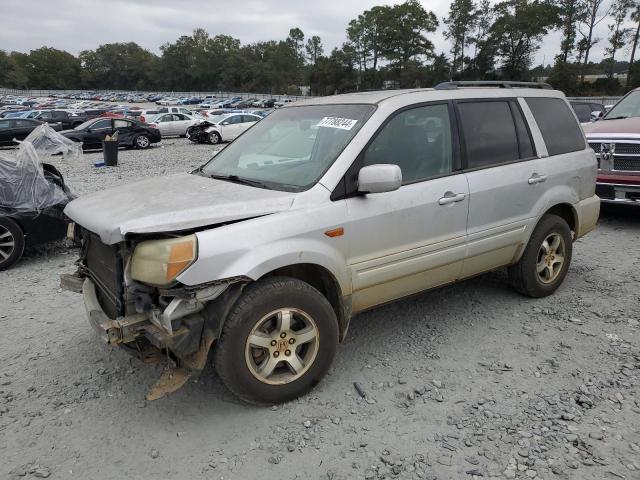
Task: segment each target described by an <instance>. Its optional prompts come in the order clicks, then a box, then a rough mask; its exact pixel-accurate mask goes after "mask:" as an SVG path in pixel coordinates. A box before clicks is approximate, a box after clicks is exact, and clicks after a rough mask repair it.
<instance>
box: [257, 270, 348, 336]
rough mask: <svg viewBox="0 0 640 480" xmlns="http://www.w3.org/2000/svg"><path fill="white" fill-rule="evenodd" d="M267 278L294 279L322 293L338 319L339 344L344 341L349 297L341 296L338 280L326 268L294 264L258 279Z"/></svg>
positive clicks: (272, 271)
mask: <svg viewBox="0 0 640 480" xmlns="http://www.w3.org/2000/svg"><path fill="white" fill-rule="evenodd" d="M269 277H290V278H295V279H297V280H301V281H303V282H305V283H308V284H309V285H311V286H312V287H314V288H315V289H316V290H318V291H319V292H320V293H322V295H323V296H324V297H325V298H326V299H327V300H328V301H329V303H330V304H331V307H332V308H333V311H334V312H335V314H336V318H337V319H338V329H339V332H340V338H339V340H340V341H341V342H342V341H343V340H344V338H345V336H346V333H347V330H348V328H349V320H350V318H351V301H350V300H351V296H350V295H349V296H347V297H344V296H343V294H342V289H341V288H340V284H339V282H338V280H337V279H336V277H335V276H334V275H333V274H332V273H331V272H330V271H329V270H328V269H327V268H325V267H323V266H322V265H318V264H315V263H296V264H291V265H286V266H282V267H278V268H276V269H274V270H271V271H269V272H267V273H265V274H264V275H263V276H262V277H260V279H263V278H269ZM260 279H258V281H259V280H260Z"/></svg>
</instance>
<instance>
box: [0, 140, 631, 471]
mask: <svg viewBox="0 0 640 480" xmlns="http://www.w3.org/2000/svg"><path fill="white" fill-rule="evenodd" d="M212 151H213V147H212V146H210V145H196V144H192V143H190V142H188V141H187V140H184V139H165V140H163V142H162V144H161V145H160V146H154V147H153V148H150V149H149V150H146V151H120V166H119V167H117V168H111V169H106V168H101V169H96V168H94V167H93V166H92V165H93V163H94V162H95V161H96V160H98V159H100V158H101V156H102V153H86V154H85V155H84V160H83V161H79V162H76V164H71V163H70V161H68V160H63V159H56V160H55V163H56V166H58V167H59V168H60V170H61V171H62V173H63V174H64V175H65V178H66V181H67V183H68V184H69V185H70V187H71V188H72V189H73V191H74V192H75V193H77V194H80V195H81V194H86V193H90V192H92V191H96V190H101V189H104V188H107V187H109V186H114V185H117V184H121V183H125V182H132V181H135V180H137V179H139V178H142V177H145V176H153V175H164V174H170V173H176V172H186V171H190V170H192V169H194V168H195V167H197V166H199V165H200V164H201V163H203V162H204V161H206V160H207V159H208V158H209V157H210V156H211V153H212ZM108 208H109V205H105V209H108ZM639 238H640V214H639V213H638V212H633V211H629V210H620V209H605V211H604V212H603V215H602V218H601V221H600V224H599V227H598V228H597V230H596V231H595V232H593V233H592V234H590V235H588V236H587V237H585V238H583V239H581V240H580V241H578V242H577V244H576V246H575V250H574V258H573V263H572V266H571V269H570V270H569V274H568V276H567V279H566V280H565V282H564V284H563V285H562V286H561V287H560V289H559V290H558V292H557V293H556V294H555V295H552V296H551V297H547V298H544V299H537V300H534V299H527V298H524V297H522V296H520V295H518V294H517V293H515V292H513V291H512V290H511V289H510V288H509V287H508V286H507V283H506V278H505V275H504V274H503V272H496V273H492V274H489V275H485V276H482V277H478V278H475V279H473V280H470V281H467V282H463V283H460V284H457V285H453V286H449V287H445V288H441V289H438V290H435V291H432V292H429V293H425V294H421V295H418V296H415V297H412V298H409V299H406V300H403V301H399V302H396V303H393V304H390V305H387V306H384V307H382V308H379V309H377V310H373V311H371V312H369V313H366V314H362V315H360V316H358V317H356V318H355V319H354V320H353V321H352V323H351V327H350V331H349V334H348V336H347V340H346V342H345V343H344V344H343V345H342V346H341V347H340V348H339V350H338V355H337V357H336V361H335V363H334V366H333V368H332V369H331V371H330V374H329V376H328V377H327V378H326V379H325V380H324V381H323V382H322V383H321V384H320V385H319V387H318V388H317V389H315V390H314V391H312V392H311V394H310V395H308V396H306V397H303V398H301V399H299V400H297V401H294V402H291V403H288V404H285V405H282V406H279V407H273V408H259V407H253V406H247V405H244V404H242V403H240V402H239V401H238V400H236V399H235V397H233V396H231V394H229V393H228V392H227V391H226V390H225V388H224V386H223V385H222V384H221V382H220V381H219V379H218V378H217V377H216V374H215V371H214V370H213V367H212V366H211V365H209V366H208V367H207V369H206V370H205V371H204V373H203V374H202V376H201V377H200V378H199V379H198V380H197V381H194V382H190V383H189V384H187V386H186V387H185V388H183V389H182V390H180V391H178V392H177V393H175V394H173V395H171V396H169V397H167V398H164V399H161V400H159V401H157V402H146V401H145V400H144V397H145V394H146V391H147V389H148V387H149V386H150V385H151V384H153V382H154V381H155V380H156V379H157V377H158V376H159V374H160V372H161V370H162V365H140V364H139V363H138V361H137V360H134V359H133V358H130V357H129V356H128V355H127V354H126V353H125V352H123V351H121V350H118V349H111V348H108V347H107V346H105V345H102V344H100V343H99V342H98V341H97V339H96V337H95V335H94V333H93V330H91V328H90V327H89V325H88V322H87V320H86V317H85V312H84V307H83V304H82V299H81V297H80V296H79V295H76V294H72V293H68V292H62V291H61V290H60V289H59V285H58V283H59V280H58V275H59V274H60V273H62V272H70V271H72V270H73V269H74V266H73V263H74V261H75V259H76V256H77V252H76V251H73V250H71V251H67V250H65V249H64V248H62V246H60V245H58V246H55V247H52V248H49V249H48V250H47V251H46V252H44V253H43V252H39V253H32V254H31V255H30V256H28V257H27V258H25V259H23V261H21V262H20V263H19V264H17V265H16V266H15V267H14V268H13V269H11V270H9V271H4V272H0V299H1V300H0V305H1V308H0V327H2V335H1V336H0V364H1V365H2V367H1V368H0V458H2V459H3V461H2V462H0V469H1V470H0V478H5V477H7V476H8V477H9V478H11V477H13V476H15V477H20V476H22V475H25V474H26V475H27V477H29V476H36V477H37V476H41V477H46V476H49V478H54V479H58V478H65V479H66V478H79V479H88V478H127V479H138V478H140V479H143V478H144V479H167V478H207V479H219V478H225V479H247V478H257V477H260V478H265V479H269V478H283V479H293V478H299V479H318V478H322V479H325V478H326V479H347V478H367V479H373V478H403V479H404V478H407V479H410V478H441V479H458V478H471V477H472V476H473V475H478V476H480V475H481V476H483V477H485V478H486V477H489V476H497V477H501V478H546V479H549V478H580V479H608V478H611V479H615V478H626V479H636V478H640V389H639V388H638V387H639V379H640V339H639V331H640V327H639V321H640V242H638V239H639ZM354 382H357V384H358V386H359V387H360V389H361V391H362V392H363V393H364V394H365V396H366V398H361V396H360V395H359V393H358V391H357V390H356V389H355V388H354V385H353V383H354Z"/></svg>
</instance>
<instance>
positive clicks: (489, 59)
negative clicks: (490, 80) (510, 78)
mask: <svg viewBox="0 0 640 480" xmlns="http://www.w3.org/2000/svg"><path fill="white" fill-rule="evenodd" d="M475 18H476V22H475V27H476V28H475V31H474V32H473V36H472V37H471V39H470V41H471V43H473V45H474V52H473V59H472V60H471V65H472V70H473V71H472V76H473V77H475V78H478V79H483V78H485V76H486V75H487V72H489V71H491V70H493V69H494V61H493V59H494V58H495V49H496V48H495V44H494V42H493V41H492V40H493V39H492V38H491V35H490V34H491V28H492V26H493V23H494V21H495V10H494V9H493V8H492V6H491V3H490V2H489V0H482V1H481V2H480V4H479V5H478V8H477V9H476V12H475Z"/></svg>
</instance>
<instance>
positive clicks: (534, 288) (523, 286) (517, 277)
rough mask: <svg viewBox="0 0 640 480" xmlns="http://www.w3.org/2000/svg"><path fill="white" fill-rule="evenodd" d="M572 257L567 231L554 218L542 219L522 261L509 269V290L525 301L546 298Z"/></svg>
mask: <svg viewBox="0 0 640 480" xmlns="http://www.w3.org/2000/svg"><path fill="white" fill-rule="evenodd" d="M572 253H573V243H572V238H571V229H570V228H569V225H568V224H567V222H566V221H565V220H564V219H563V218H561V217H558V216H557V215H545V216H544V217H542V219H541V220H540V222H538V225H537V226H536V228H535V230H534V231H533V233H532V235H531V238H530V239H529V243H528V244H527V247H526V248H525V251H524V253H523V255H522V258H521V259H520V260H519V261H518V263H516V264H515V265H512V266H511V267H509V279H510V281H511V283H512V285H513V287H514V288H515V289H516V290H517V291H519V292H520V293H522V294H523V295H527V296H529V297H546V296H547V295H550V294H552V293H553V292H555V291H556V290H557V288H558V287H559V286H560V284H561V283H562V281H563V280H564V277H565V276H566V275H567V270H569V265H570V263H571V255H572Z"/></svg>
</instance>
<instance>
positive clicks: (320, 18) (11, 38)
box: [0, 0, 627, 63]
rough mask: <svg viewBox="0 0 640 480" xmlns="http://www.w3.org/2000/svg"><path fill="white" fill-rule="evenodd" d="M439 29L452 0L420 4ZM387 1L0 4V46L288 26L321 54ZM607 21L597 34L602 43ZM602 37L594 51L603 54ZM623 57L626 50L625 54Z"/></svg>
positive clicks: (253, 36) (550, 41)
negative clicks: (316, 39)
mask: <svg viewBox="0 0 640 480" xmlns="http://www.w3.org/2000/svg"><path fill="white" fill-rule="evenodd" d="M420 1H421V3H422V4H423V6H424V7H425V8H426V9H427V10H432V11H433V12H434V13H435V14H436V15H437V16H438V19H439V20H440V23H441V24H442V18H443V17H444V16H446V14H447V11H448V9H449V3H450V0H420ZM393 3H398V2H394V1H386V0H378V1H376V0H315V1H312V0H235V1H231V0H109V1H103V0H22V1H17V0H0V18H2V28H0V49H2V50H5V51H11V50H17V51H21V52H28V51H29V50H31V49H35V48H39V47H41V46H49V47H55V48H59V49H63V50H67V51H69V52H71V53H73V54H77V53H78V52H80V51H81V50H85V49H94V48H96V47H97V46H98V45H100V44H103V43H110V42H126V41H134V42H136V43H138V44H140V45H142V46H143V47H145V48H148V49H149V50H151V51H153V52H156V53H157V52H159V47H160V45H162V44H163V43H165V42H168V41H174V40H175V39H176V38H178V37H179V36H180V35H184V34H189V33H191V31H192V30H193V29H194V28H196V27H204V28H205V29H206V30H207V31H208V32H209V33H210V34H211V35H216V34H227V35H231V36H233V37H236V38H239V39H240V40H241V41H242V43H251V42H255V41H259V40H273V39H282V38H285V37H286V36H287V34H288V32H289V28H291V27H293V26H297V27H300V28H301V29H302V31H303V32H304V33H305V35H306V36H311V35H319V36H320V37H321V38H322V41H323V43H324V45H325V51H330V50H331V49H332V48H333V47H335V46H340V45H341V44H342V42H344V40H345V28H346V26H347V23H348V22H349V20H350V19H352V18H354V17H356V16H357V15H358V14H359V13H361V12H362V11H363V10H366V9H368V8H371V7H372V6H374V5H380V4H393ZM607 34H608V32H607V27H606V21H605V22H602V23H601V24H600V25H599V29H598V31H597V35H598V36H599V37H602V38H603V39H604V38H606V36H607ZM431 39H432V41H433V42H434V44H435V46H436V51H437V52H438V53H439V52H441V51H446V52H448V50H449V48H450V46H449V44H448V43H447V41H446V40H445V39H444V38H443V36H442V26H441V28H440V29H439V30H438V32H437V33H436V34H434V35H433V36H432V37H431ZM558 46H559V35H558V34H557V33H556V34H553V35H550V36H549V37H548V38H546V39H545V41H544V42H543V45H542V48H541V49H540V51H539V52H538V54H537V55H536V59H535V60H536V63H540V62H542V61H543V60H544V61H545V63H553V57H554V55H555V54H556V53H557V51H558ZM605 47H606V40H603V41H601V42H600V43H599V44H597V45H596V47H594V50H593V54H592V58H594V59H600V58H601V57H602V56H603V51H604V48H605ZM624 55H625V56H627V55H626V53H625V54H624Z"/></svg>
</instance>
